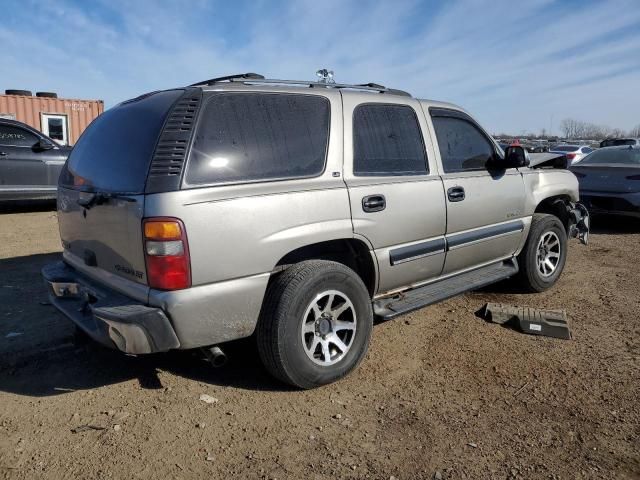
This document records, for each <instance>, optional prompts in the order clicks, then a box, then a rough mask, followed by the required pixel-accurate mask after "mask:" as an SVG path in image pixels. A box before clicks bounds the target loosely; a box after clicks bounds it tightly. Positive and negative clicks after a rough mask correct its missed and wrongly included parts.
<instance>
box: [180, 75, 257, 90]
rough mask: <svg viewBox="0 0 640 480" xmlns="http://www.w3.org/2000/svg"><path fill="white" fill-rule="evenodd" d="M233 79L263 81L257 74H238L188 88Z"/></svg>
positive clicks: (202, 82)
mask: <svg viewBox="0 0 640 480" xmlns="http://www.w3.org/2000/svg"><path fill="white" fill-rule="evenodd" d="M235 79H246V80H264V76H263V75H260V74H258V73H238V74H236V75H227V76H226V77H217V78H210V79H209V80H203V81H201V82H196V83H192V84H191V85H189V86H190V87H201V86H208V85H213V84H214V83H218V82H230V81H232V80H235Z"/></svg>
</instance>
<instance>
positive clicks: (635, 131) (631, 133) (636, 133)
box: [629, 123, 640, 138]
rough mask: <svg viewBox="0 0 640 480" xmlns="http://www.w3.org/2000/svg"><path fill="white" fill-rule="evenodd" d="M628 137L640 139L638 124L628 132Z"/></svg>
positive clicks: (639, 125)
mask: <svg viewBox="0 0 640 480" xmlns="http://www.w3.org/2000/svg"><path fill="white" fill-rule="evenodd" d="M629 136H630V137H633V138H640V123H639V124H638V125H636V126H635V127H633V128H632V129H631V130H629Z"/></svg>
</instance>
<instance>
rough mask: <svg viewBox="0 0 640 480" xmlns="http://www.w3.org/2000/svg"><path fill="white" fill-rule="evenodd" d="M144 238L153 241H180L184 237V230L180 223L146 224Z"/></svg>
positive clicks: (155, 222)
mask: <svg viewBox="0 0 640 480" xmlns="http://www.w3.org/2000/svg"><path fill="white" fill-rule="evenodd" d="M144 236H145V237H146V238H148V239H152V240H179V239H180V238H181V236H182V230H181V229H180V224H179V223H178V222H169V221H167V222H164V221H152V222H145V224H144Z"/></svg>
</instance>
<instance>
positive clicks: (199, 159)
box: [186, 93, 329, 185]
mask: <svg viewBox="0 0 640 480" xmlns="http://www.w3.org/2000/svg"><path fill="white" fill-rule="evenodd" d="M328 139H329V100H327V99H326V98H324V97H321V96H317V95H299V94H280V93H275V94H273V93H268V94H258V93H223V94H215V95H214V96H212V97H211V99H210V100H209V101H208V102H207V104H206V107H205V109H204V112H203V113H202V115H201V117H200V121H199V124H198V129H197V131H196V136H195V140H194V143H193V148H192V151H191V157H190V159H189V164H188V167H187V172H186V183H187V184H190V185H205V184H214V183H234V182H246V181H260V180H279V179H287V178H306V177H315V176H318V175H320V174H322V172H323V171H324V166H325V159H326V153H327V143H328Z"/></svg>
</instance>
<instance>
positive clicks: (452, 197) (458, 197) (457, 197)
mask: <svg viewBox="0 0 640 480" xmlns="http://www.w3.org/2000/svg"><path fill="white" fill-rule="evenodd" d="M464 196H465V194H464V188H462V187H451V188H450V189H449V190H447V198H448V199H449V201H450V202H461V201H462V200H464Z"/></svg>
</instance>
